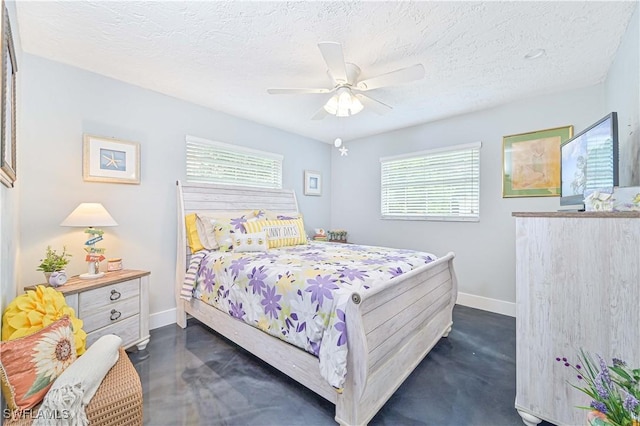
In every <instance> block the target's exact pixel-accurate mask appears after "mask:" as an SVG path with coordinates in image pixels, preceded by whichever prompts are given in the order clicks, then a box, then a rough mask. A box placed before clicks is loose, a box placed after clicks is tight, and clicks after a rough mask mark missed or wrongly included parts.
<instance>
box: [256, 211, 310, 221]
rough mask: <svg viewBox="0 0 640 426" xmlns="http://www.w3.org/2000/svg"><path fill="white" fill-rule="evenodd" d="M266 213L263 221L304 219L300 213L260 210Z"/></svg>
mask: <svg viewBox="0 0 640 426" xmlns="http://www.w3.org/2000/svg"><path fill="white" fill-rule="evenodd" d="M260 211H261V212H263V213H264V216H263V217H261V219H267V220H293V219H298V218H301V217H302V213H299V212H284V213H282V212H281V213H276V212H272V211H271V210H260Z"/></svg>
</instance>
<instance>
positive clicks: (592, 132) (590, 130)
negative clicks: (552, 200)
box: [560, 112, 618, 210]
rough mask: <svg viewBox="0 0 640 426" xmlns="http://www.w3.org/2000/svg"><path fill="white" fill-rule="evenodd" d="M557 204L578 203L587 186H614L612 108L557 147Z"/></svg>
mask: <svg viewBox="0 0 640 426" xmlns="http://www.w3.org/2000/svg"><path fill="white" fill-rule="evenodd" d="M560 149H561V155H560V157H561V164H560V205H561V206H581V207H579V208H578V209H579V210H582V209H584V193H585V192H586V191H589V190H595V189H604V188H609V189H610V188H612V187H614V186H618V114H616V113H615V112H612V113H610V114H608V115H607V116H606V117H603V118H602V119H600V120H598V121H597V122H596V123H594V124H592V125H591V126H589V127H587V128H586V129H585V130H583V131H582V132H580V133H578V134H577V135H575V136H574V137H572V138H571V139H569V140H568V141H566V142H564V143H563V144H562V145H561V147H560Z"/></svg>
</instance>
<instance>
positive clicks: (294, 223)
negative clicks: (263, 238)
mask: <svg viewBox="0 0 640 426" xmlns="http://www.w3.org/2000/svg"><path fill="white" fill-rule="evenodd" d="M244 229H245V230H246V231H247V232H249V233H254V232H259V231H264V232H266V234H267V239H268V240H269V248H275V247H286V246H295V245H298V244H307V235H306V234H305V232H304V223H303V222H302V218H301V217H300V218H298V219H294V220H258V221H250V222H246V223H245V224H244Z"/></svg>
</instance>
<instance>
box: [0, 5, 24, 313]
mask: <svg viewBox="0 0 640 426" xmlns="http://www.w3.org/2000/svg"><path fill="white" fill-rule="evenodd" d="M5 5H6V6H7V11H8V12H9V21H10V22H11V31H12V33H13V47H14V51H15V54H16V60H17V63H18V73H17V74H16V83H17V85H16V98H17V99H16V109H17V110H18V111H20V108H21V97H22V90H21V89H22V87H21V83H22V45H21V43H20V33H19V28H18V19H17V17H16V5H15V2H14V1H7V2H5ZM2 31H4V30H2ZM16 118H17V120H18V124H17V125H18V126H19V125H20V124H19V121H20V119H21V118H22V117H21V116H20V115H19V114H18V115H17V117H16ZM16 137H17V138H18V140H20V137H21V135H20V133H19V132H17V133H16ZM17 172H18V180H17V181H16V182H15V187H14V188H7V187H5V186H4V185H2V184H0V312H4V308H5V307H6V306H7V305H8V304H9V303H10V302H11V300H13V298H14V297H15V296H16V289H15V287H16V286H15V282H16V270H17V259H18V248H19V240H18V234H19V229H18V224H19V215H18V199H19V198H18V197H19V188H20V184H21V183H22V182H21V179H22V175H21V173H22V170H20V168H19V166H18V169H17Z"/></svg>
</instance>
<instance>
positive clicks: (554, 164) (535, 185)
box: [502, 126, 573, 198]
mask: <svg viewBox="0 0 640 426" xmlns="http://www.w3.org/2000/svg"><path fill="white" fill-rule="evenodd" d="M572 136H573V126H565V127H556V128H553V129H546V130H538V131H536V132H529V133H520V134H517V135H509V136H504V137H503V138H502V197H503V198H508V197H557V196H559V195H560V144H561V143H562V142H564V141H566V140H568V139H570V138H571V137H572Z"/></svg>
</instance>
